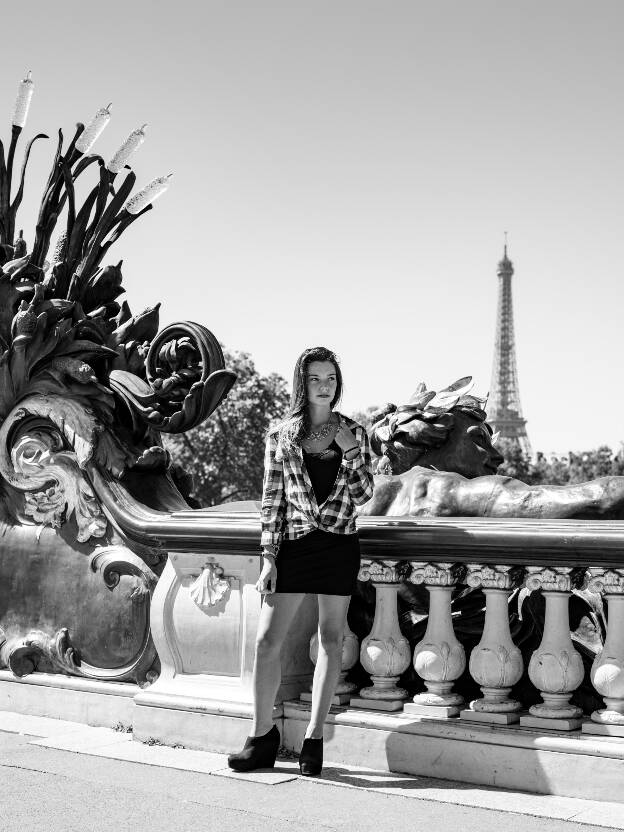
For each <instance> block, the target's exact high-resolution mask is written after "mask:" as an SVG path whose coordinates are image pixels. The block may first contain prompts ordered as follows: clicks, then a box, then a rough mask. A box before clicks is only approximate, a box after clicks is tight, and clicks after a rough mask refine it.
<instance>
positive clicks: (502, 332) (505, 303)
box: [487, 240, 531, 456]
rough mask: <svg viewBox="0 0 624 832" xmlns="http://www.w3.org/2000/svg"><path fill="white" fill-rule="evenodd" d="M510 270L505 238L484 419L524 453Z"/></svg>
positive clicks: (527, 444)
mask: <svg viewBox="0 0 624 832" xmlns="http://www.w3.org/2000/svg"><path fill="white" fill-rule="evenodd" d="M513 273H514V268H513V263H512V262H511V260H510V259H509V257H508V256H507V241H506V240H505V250H504V254H503V259H502V260H501V261H500V262H499V264H498V269H497V274H498V308H497V316H496V341H495V344H494V361H493V363H492V381H491V384H490V396H489V399H488V405H487V412H488V422H489V423H490V424H491V426H492V428H493V429H494V431H498V432H499V433H500V436H501V438H502V439H508V440H510V441H512V442H514V443H516V444H518V445H519V446H520V448H521V449H522V450H523V451H524V453H525V454H527V455H529V456H530V455H531V443H530V442H529V437H528V435H527V431H526V419H524V418H523V416H522V406H521V404H520V388H519V387H518V370H517V367H516V345H515V338H514V321H513V298H512V293H511V278H512V277H513Z"/></svg>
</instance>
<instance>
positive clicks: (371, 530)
mask: <svg viewBox="0 0 624 832" xmlns="http://www.w3.org/2000/svg"><path fill="white" fill-rule="evenodd" d="M98 485H99V486H100V487H99V489H98V490H99V493H100V495H101V496H103V498H104V499H103V502H104V505H105V508H106V510H107V511H108V512H109V514H110V515H111V516H112V517H113V518H114V519H115V521H116V523H117V525H118V527H119V528H121V529H122V530H123V531H124V533H125V534H126V535H127V537H128V538H129V539H130V540H134V541H136V542H137V543H139V544H143V545H146V544H147V545H150V546H152V547H158V548H160V549H163V550H166V551H168V552H169V554H170V566H168V568H167V570H166V571H165V573H164V574H163V576H162V577H161V579H160V581H159V585H158V589H157V592H156V594H155V598H154V601H155V603H154V604H153V606H152V632H153V633H154V639H155V642H156V646H157V649H158V652H159V654H160V657H161V661H162V665H163V672H162V674H161V678H160V679H159V680H158V681H157V682H156V683H155V684H154V685H152V686H151V688H148V689H147V690H145V691H144V692H141V693H140V694H139V695H138V696H137V697H136V699H135V702H136V705H137V706H139V707H138V709H137V717H136V720H135V725H136V722H137V721H139V722H140V721H141V719H143V716H142V714H146V713H147V712H148V711H149V710H150V709H152V710H153V709H155V708H156V707H158V708H166V709H169V710H170V712H173V710H177V711H186V712H191V711H192V712H193V713H197V712H198V710H199V709H201V710H202V712H203V713H207V712H208V711H210V712H211V713H213V714H214V715H215V716H217V715H218V716H219V718H220V719H223V717H224V715H228V714H229V716H230V717H232V718H234V717H236V719H238V720H239V723H238V727H237V728H236V730H237V731H239V732H240V733H241V736H243V735H244V734H243V731H244V730H246V725H245V724H244V723H246V721H247V719H248V718H249V716H250V705H251V700H250V687H249V683H250V668H251V661H252V658H253V641H254V637H255V620H256V619H257V615H258V612H259V603H260V599H259V598H258V596H257V593H256V592H255V590H253V584H254V583H255V575H256V571H257V568H258V565H259V559H258V539H259V520H258V514H257V511H256V508H255V506H254V505H253V504H251V505H250V504H245V505H241V506H240V507H239V508H238V509H236V508H235V507H232V508H230V507H229V506H228V507H227V509H228V510H227V511H226V510H225V508H226V507H220V508H216V509H213V510H203V511H180V512H171V513H166V512H154V511H151V510H149V509H147V508H146V507H145V506H141V505H136V504H132V500H131V499H130V498H129V497H128V495H127V492H126V493H123V492H122V491H121V490H120V489H119V487H118V486H116V485H115V483H98ZM104 486H105V487H104ZM358 525H359V529H360V536H361V541H362V555H363V558H362V564H361V570H360V575H359V578H360V580H361V581H364V582H370V584H371V585H372V587H373V588H374V593H367V594H368V595H369V596H372V595H373V594H374V597H375V609H374V616H372V618H373V621H372V625H371V627H370V632H368V633H363V632H358V635H359V636H360V642H359V644H358V640H357V638H356V636H355V635H354V633H353V632H352V630H351V629H349V628H347V630H346V631H345V645H344V649H343V668H342V676H341V680H340V683H339V689H338V690H337V692H336V697H335V700H334V707H336V708H338V709H339V710H338V711H336V714H338V715H339V714H343V715H344V714H345V713H348V714H350V716H349V720H350V724H353V726H355V725H364V724H366V725H368V724H369V723H370V725H371V726H373V724H374V725H375V726H381V725H383V726H388V725H390V723H388V722H379V720H383V719H386V720H387V719H390V718H391V717H392V718H398V719H401V718H405V717H411V718H412V719H413V720H418V719H423V718H424V719H426V718H427V717H435V718H436V719H435V724H436V725H441V724H443V723H447V724H448V725H454V726H461V725H465V726H470V725H471V724H472V725H474V724H475V723H480V724H481V726H482V728H483V729H488V730H489V725H491V726H494V728H495V729H496V730H497V731H500V729H501V728H503V729H505V728H506V729H507V730H508V731H510V732H513V731H514V730H515V728H517V726H518V724H519V726H520V727H521V728H524V729H531V730H533V731H541V732H543V733H544V732H545V734H546V735H548V734H549V733H550V734H551V735H552V736H562V735H566V736H570V737H573V736H574V735H576V736H580V735H581V734H606V735H610V736H616V737H617V736H622V737H624V626H623V625H624V523H621V522H619V521H576V520H575V521H572V520H513V519H508V520H506V519H505V520H503V519H499V520H494V519H491V518H405V517H401V518H392V517H366V518H361V519H360V521H359V524H358ZM226 584H227V585H226ZM410 585H413V586H415V587H418V586H420V587H424V588H425V589H426V596H427V597H428V599H429V604H428V616H427V624H426V630H425V632H424V634H423V635H422V637H421V638H420V640H418V641H417V643H414V639H413V638H412V643H411V645H410V640H409V638H408V636H410V637H411V633H409V632H402V629H401V622H400V618H399V603H398V596H399V594H400V592H401V587H402V586H405V587H409V586H410ZM467 589H472V590H474V591H481V592H482V593H483V607H484V610H483V617H482V619H481V621H482V626H481V632H480V633H478V632H477V633H476V636H475V632H474V628H473V632H472V636H475V638H476V639H478V640H477V641H476V642H475V638H472V637H471V638H470V639H466V638H465V634H462V633H458V632H456V618H455V617H454V615H453V605H454V600H453V599H454V598H455V597H456V596H457V595H458V594H459V593H463V594H465V593H466V591H467ZM580 589H584V590H586V591H587V590H588V591H589V592H593V593H595V595H594V598H596V599H598V595H601V596H602V599H603V602H604V607H605V609H606V610H607V612H608V626H607V636H606V641H605V643H604V647H603V649H602V652H601V653H600V654H599V655H598V656H597V657H596V659H595V661H594V663H593V667H592V668H591V674H589V663H588V662H587V661H586V663H584V662H583V659H582V657H581V655H580V653H579V651H578V650H577V648H576V647H575V641H574V640H573V639H572V638H571V633H570V618H569V605H570V598H571V595H572V593H573V592H576V591H578V590H580ZM512 592H513V593H515V596H514V597H515V598H516V600H517V597H516V596H517V595H518V593H522V597H523V598H524V599H525V606H527V603H526V601H527V599H528V601H529V602H530V603H529V604H528V608H530V609H531V610H533V611H534V610H538V611H539V614H538V617H537V618H536V622H537V630H538V635H537V638H536V640H535V644H533V645H532V647H533V649H532V651H531V649H530V648H527V646H526V644H523V645H520V644H515V643H514V638H513V637H512V632H515V630H512V629H510V611H509V610H510V607H509V596H510V594H511V593H512ZM533 593H539V594H540V595H541V596H542V597H541V598H539V599H536V601H535V603H533V602H532V599H531V598H530V597H529V596H531V595H532V594H533ZM187 596H188V597H187ZM206 599H207V600H206ZM369 612H372V610H369ZM313 613H314V611H313V609H312V608H308V609H306V611H305V613H304V615H303V618H302V619H301V623H300V624H299V625H298V626H297V627H296V628H294V629H293V637H292V639H291V640H290V642H289V644H288V645H287V647H286V650H285V655H284V656H283V662H284V670H285V676H284V685H283V688H282V692H281V693H280V699H281V700H282V702H283V703H288V702H291V703H293V705H292V707H295V705H294V703H297V705H296V707H297V708H299V709H300V710H299V711H297V712H296V713H297V714H301V716H297V717H296V719H295V717H294V716H292V714H293V713H295V712H292V711H291V718H290V719H291V721H290V724H291V725H294V724H295V722H297V724H299V723H298V720H299V719H301V720H305V715H304V713H305V709H306V708H307V707H309V699H310V697H309V686H310V682H311V676H312V665H313V662H314V660H315V658H316V649H317V644H316V640H315V637H314V630H315V622H314V614H313ZM538 619H539V620H538ZM474 620H476V619H474ZM474 620H473V624H474ZM352 627H353V629H356V628H355V626H354V622H353V621H352ZM540 627H541V630H540ZM533 636H535V628H534V630H533ZM540 638H541V641H540ZM538 641H539V643H537V642H538ZM198 645H200V646H201V661H200V660H198V659H197V658H196V657H197V656H198V655H200V654H199V653H198V652H197V650H198ZM521 646H522V650H523V653H524V660H523V654H522V653H521V651H520V649H519V648H520V647H521ZM226 647H227V649H225V648H226ZM586 652H587V651H586ZM358 655H359V663H360V666H359V668H357V672H356V673H353V672H352V671H353V670H354V669H355V665H356V664H357V660H358ZM236 656H238V657H239V658H238V659H237V660H236V662H235V661H234V657H236ZM306 663H307V664H306ZM230 665H231V667H230ZM410 665H411V668H412V669H410ZM362 671H365V672H366V674H368V677H369V678H370V681H369V682H368V683H364V684H362V683H361V679H362V675H363V674H362ZM414 672H415V674H416V677H414ZM407 677H410V678H409V682H408V681H407ZM469 677H470V678H469ZM414 678H418V679H420V682H421V683H420V685H418V684H416V686H415V687H416V690H414ZM470 679H471V680H472V682H473V683H474V684H467V681H468V682H470ZM590 679H591V682H590V681H589V680H590ZM354 680H357V681H358V683H359V684H358V687H360V689H359V690H356V689H354V688H355V687H356V685H355V681H354ZM581 683H583V686H584V688H587V687H588V686H589V685H590V684H591V685H593V690H594V694H595V695H594V696H593V699H594V700H595V702H599V700H600V699H601V698H602V699H603V700H604V707H595V708H594V710H593V712H592V713H591V714H590V713H585V714H583V713H581V709H580V707H579V706H578V704H576V701H578V697H577V699H576V700H575V699H574V693H575V691H577V689H578V688H579V686H580V685H581ZM466 690H470V691H471V696H470V699H471V700H472V701H468V702H466V701H464V698H463V695H462V693H463V692H464V691H466ZM474 690H478V691H480V694H481V695H480V696H479V695H476V696H474V695H473V693H472V691H474ZM278 705H280V703H279V701H278ZM284 707H285V705H284ZM301 709H304V710H303V711H301ZM384 712H385V713H384ZM284 713H285V714H286V711H284ZM373 715H375V716H373ZM342 718H343V719H346V718H347V717H346V715H345V716H343V717H342ZM189 719H190V717H189ZM284 719H285V720H286V722H288V719H287V717H286V716H284ZM241 720H242V722H241ZM293 720H295V722H293ZM286 722H285V724H286ZM429 722H430V720H429ZM156 724H157V718H156V717H154V719H153V720H151V721H150V724H149V730H151V731H153V730H154V725H156ZM302 724H303V722H302ZM401 724H405V723H392V725H399V726H400V725H401ZM414 724H416V723H414ZM146 730H147V728H146ZM293 730H294V729H293ZM297 730H299V728H297ZM353 730H356V728H355V727H354V728H353ZM401 730H402V729H401ZM436 730H438V729H436ZM453 730H455V729H453ZM190 733H191V732H190V730H189V733H188V734H184V733H180V734H179V736H181V737H182V740H181V741H186V740H187V738H188V736H189V735H190ZM287 734H288V732H287ZM470 736H471V737H473V736H474V735H472V734H471V735H470ZM496 736H499V735H496ZM293 737H294V734H293ZM291 739H292V738H291ZM587 740H588V741H589V740H590V738H589V737H588V738H587ZM178 741H180V740H178ZM292 741H293V742H294V740H292ZM497 741H498V740H497ZM516 741H519V740H517V738H516V740H514V742H516ZM592 741H593V740H592ZM609 747H610V746H609ZM403 764H404V763H401V765H403Z"/></svg>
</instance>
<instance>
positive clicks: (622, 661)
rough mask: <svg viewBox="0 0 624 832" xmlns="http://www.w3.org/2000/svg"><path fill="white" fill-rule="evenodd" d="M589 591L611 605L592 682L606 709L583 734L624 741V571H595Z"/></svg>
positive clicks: (595, 661)
mask: <svg viewBox="0 0 624 832" xmlns="http://www.w3.org/2000/svg"><path fill="white" fill-rule="evenodd" d="M589 572H590V576H591V577H590V580H589V583H588V588H589V589H590V590H592V591H594V592H600V593H601V594H603V595H604V597H605V598H606V600H607V603H608V605H609V606H608V617H609V621H608V624H607V638H606V641H605V644H604V647H603V648H602V651H601V652H600V653H599V654H598V655H597V656H596V658H595V659H594V663H593V665H592V669H591V680H592V684H593V686H594V687H595V688H596V690H597V691H598V693H599V694H600V695H601V696H602V697H603V698H604V701H605V705H606V708H602V709H601V710H598V711H594V712H593V714H592V715H591V720H592V721H591V722H585V723H583V728H582V730H583V733H586V734H607V735H612V736H617V737H624V569H603V568H592V569H590V570H589Z"/></svg>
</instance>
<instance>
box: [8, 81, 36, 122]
mask: <svg viewBox="0 0 624 832" xmlns="http://www.w3.org/2000/svg"><path fill="white" fill-rule="evenodd" d="M31 76H32V73H31V72H29V73H28V74H27V75H26V77H25V78H24V80H23V81H20V83H19V87H18V88H17V98H16V99H15V107H14V109H13V122H12V124H13V126H14V127H23V126H24V125H25V124H26V118H27V116H28V108H29V107H30V99H31V98H32V94H33V91H34V89H35V85H34V84H33V81H32V77H31Z"/></svg>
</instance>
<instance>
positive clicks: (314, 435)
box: [306, 416, 333, 442]
mask: <svg viewBox="0 0 624 832" xmlns="http://www.w3.org/2000/svg"><path fill="white" fill-rule="evenodd" d="M332 427H333V424H332V420H331V416H330V417H329V421H327V422H325V424H323V425H321V426H320V427H318V428H317V429H316V430H308V431H307V432H306V439H307V440H308V441H310V442H317V441H318V440H319V439H326V438H327V437H328V436H329V434H330V433H331V431H332Z"/></svg>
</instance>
